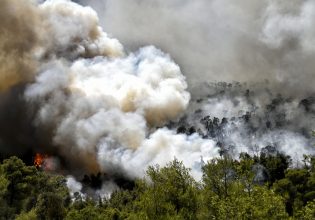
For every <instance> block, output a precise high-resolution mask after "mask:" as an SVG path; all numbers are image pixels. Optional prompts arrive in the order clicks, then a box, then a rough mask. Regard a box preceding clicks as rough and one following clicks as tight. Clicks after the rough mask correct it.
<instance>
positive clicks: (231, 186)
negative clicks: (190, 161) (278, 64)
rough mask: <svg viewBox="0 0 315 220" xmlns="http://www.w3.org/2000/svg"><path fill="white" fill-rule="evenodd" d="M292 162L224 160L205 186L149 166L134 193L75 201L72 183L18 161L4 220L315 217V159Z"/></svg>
mask: <svg viewBox="0 0 315 220" xmlns="http://www.w3.org/2000/svg"><path fill="white" fill-rule="evenodd" d="M289 163H290V158H288V157H286V156H284V155H282V154H275V155H267V154H261V155H260V156H254V157H251V156H250V155H248V154H241V156H240V159H239V160H233V159H231V158H230V157H228V156H222V157H221V158H216V159H213V160H210V161H208V162H207V163H206V164H205V165H204V167H203V169H202V171H203V178H202V181H201V182H199V183H198V182H196V181H195V180H194V179H193V178H192V176H191V175H190V170H189V169H188V168H186V167H185V166H184V165H183V163H182V162H180V161H178V160H177V159H175V160H173V161H172V162H170V163H169V164H167V166H165V167H162V168H161V167H159V166H151V167H149V168H148V170H147V175H146V176H145V177H144V178H143V179H138V180H135V186H134V188H133V189H128V190H127V189H125V190H124V189H121V190H118V191H116V192H113V193H112V195H111V197H110V198H101V199H100V200H99V201H95V200H93V199H91V198H89V197H82V196H81V194H80V193H75V194H74V196H73V198H72V199H71V198H70V195H69V192H68V189H67V187H66V180H65V178H64V177H62V176H58V175H52V174H47V173H45V172H42V171H40V170H37V169H36V168H35V167H33V166H26V165H25V164H24V163H23V161H21V160H20V159H18V158H17V157H11V158H9V159H6V160H4V161H3V162H2V164H0V219H17V220H24V219H25V220H26V219H27V220H32V219H34V220H35V219H36V220H37V219H54V220H58V219H66V220H72V219H76V220H77V219H79V220H80V219H82V220H94V219H96V220H103V219H112V220H120V219H129V220H138V219H140V220H141V219H154V220H155V219H157V220H158V219H180V220H186V219H198V220H204V219H305V220H309V219H314V218H315V211H314V210H315V173H314V171H315V158H314V157H313V156H305V160H304V165H303V166H302V167H298V168H289ZM262 174H264V175H266V178H260V179H259V178H258V176H260V175H262ZM257 179H259V181H257Z"/></svg>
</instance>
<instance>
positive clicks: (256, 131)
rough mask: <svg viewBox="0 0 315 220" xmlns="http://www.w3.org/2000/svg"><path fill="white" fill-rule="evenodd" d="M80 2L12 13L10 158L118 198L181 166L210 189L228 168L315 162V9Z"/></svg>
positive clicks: (6, 146) (7, 114)
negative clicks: (260, 162)
mask: <svg viewBox="0 0 315 220" xmlns="http://www.w3.org/2000/svg"><path fill="white" fill-rule="evenodd" d="M79 2H80V3H81V5H80V4H78V3H75V2H72V1H70V0H47V1H41V3H39V2H37V3H36V2H33V1H23V3H21V2H19V1H16V0H13V1H12V0H10V1H7V0H4V1H2V2H1V3H0V4H1V8H0V12H1V13H0V18H1V19H0V29H1V34H0V41H1V43H0V48H1V52H0V60H1V63H2V64H1V68H0V74H1V82H0V91H1V93H0V106H1V108H0V124H1V125H0V152H1V154H22V155H23V154H25V153H26V152H27V151H28V150H30V151H31V152H39V153H45V154H48V155H51V157H48V159H49V161H50V163H55V164H54V165H53V166H50V167H54V168H53V169H55V170H56V171H57V172H62V173H65V174H67V175H73V176H76V177H77V178H79V179H80V178H81V179H82V176H83V175H84V174H86V173H94V174H96V173H97V172H101V173H105V177H104V179H105V182H104V183H103V187H102V183H98V184H97V186H98V188H102V189H101V190H99V192H98V193H100V194H106V195H107V194H108V192H110V191H111V190H114V189H116V187H117V186H116V185H115V183H114V182H115V181H116V180H117V178H119V176H123V177H124V178H130V179H132V178H135V177H142V176H143V175H144V172H145V170H146V168H147V167H148V166H149V165H154V164H159V165H161V166H163V165H165V164H166V163H167V162H169V161H170V160H172V159H174V158H175V157H176V158H178V159H179V160H183V162H184V164H185V165H186V166H188V167H190V168H192V173H193V175H194V177H196V178H197V179H199V178H200V174H201V172H200V171H201V169H200V168H201V166H202V164H203V163H204V161H207V160H209V159H210V158H212V157H217V156H219V155H220V154H221V155H222V154H230V155H232V156H235V157H236V158H237V156H238V155H239V153H241V152H248V153H253V154H255V153H257V152H260V151H268V152H269V153H272V152H278V151H279V152H283V153H286V154H289V155H290V156H291V157H292V158H296V159H297V160H300V159H302V157H303V154H310V153H314V149H313V147H312V146H313V145H314V138H312V136H311V131H312V130H314V128H315V125H314V123H315V122H314V117H315V99H314V88H313V86H314V83H315V81H314V80H315V74H314V69H315V63H314V62H313V59H314V58H315V47H314V46H313V44H314V42H315V29H314V25H313V23H314V22H313V21H315V19H314V18H315V3H313V2H312V1H299V0H295V1H292V2H290V3H287V2H284V1H258V0H251V1H232V0H220V1H219V0H213V1H208V0H207V1H206V0H201V1H179V0H171V1H167V2H164V1H160V0H154V1H140V0H136V1H133V2H128V4H127V3H126V2H125V1H121V0H115V1H114V0H107V1H79ZM84 4H92V6H96V7H95V8H96V9H98V10H99V9H103V10H102V11H100V14H101V20H99V18H98V15H97V14H96V12H95V11H94V10H93V9H92V8H91V7H88V6H82V5H84ZM175 12H176V13H175ZM101 25H103V26H104V29H105V30H106V31H109V32H110V33H111V34H114V36H116V37H118V38H119V39H120V40H121V42H122V43H123V44H122V43H120V42H119V41H118V40H117V39H115V38H113V37H111V35H110V34H107V33H106V32H104V31H103V28H102V27H101ZM123 45H125V47H124V46H123ZM147 45H148V46H147ZM150 45H156V46H158V47H159V48H161V49H162V50H163V51H166V52H167V53H165V52H163V51H162V50H160V49H157V48H156V47H155V46H150ZM169 54H170V55H169ZM173 59H174V60H175V61H176V63H178V64H179V65H178V64H176V63H175V61H174V60H173ZM219 81H226V83H225V82H224V83H218V82H219ZM235 81H241V82H242V83H236V82H235ZM54 161H55V162H54ZM99 175H100V174H99ZM93 178H96V179H97V178H98V176H93ZM88 181H89V179H88V178H87V177H85V179H84V180H83V181H82V182H83V183H84V182H88ZM68 186H69V187H70V188H71V189H72V191H71V192H72V193H74V192H75V191H77V190H81V189H82V188H84V187H83V186H82V184H81V183H79V182H77V181H76V180H75V179H74V178H73V177H69V178H68ZM106 187H107V188H106Z"/></svg>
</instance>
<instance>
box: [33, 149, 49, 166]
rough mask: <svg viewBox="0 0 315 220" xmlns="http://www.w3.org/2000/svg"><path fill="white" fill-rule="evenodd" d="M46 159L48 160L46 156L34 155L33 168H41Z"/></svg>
mask: <svg viewBox="0 0 315 220" xmlns="http://www.w3.org/2000/svg"><path fill="white" fill-rule="evenodd" d="M46 158H48V155H45V154H40V153H37V154H35V157H34V165H35V167H37V168H41V167H42V166H43V164H44V161H45V159H46Z"/></svg>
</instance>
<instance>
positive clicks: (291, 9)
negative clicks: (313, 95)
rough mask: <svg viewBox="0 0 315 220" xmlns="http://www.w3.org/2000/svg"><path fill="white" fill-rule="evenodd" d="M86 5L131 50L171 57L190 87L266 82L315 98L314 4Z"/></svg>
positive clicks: (105, 1) (106, 1) (112, 1)
mask: <svg viewBox="0 0 315 220" xmlns="http://www.w3.org/2000/svg"><path fill="white" fill-rule="evenodd" d="M80 2H81V3H82V4H85V5H91V6H92V7H94V8H95V9H96V11H97V12H98V13H99V17H100V23H101V25H102V26H103V27H104V28H105V29H106V31H107V32H108V33H110V34H111V35H113V36H115V37H117V38H118V39H119V40H120V42H122V43H123V44H124V45H125V46H126V48H128V49H130V50H134V49H136V48H138V47H139V46H143V45H147V44H153V45H155V46H157V47H159V48H161V49H162V50H164V51H166V52H167V53H170V54H171V55H172V57H173V58H174V59H175V61H176V62H177V63H178V64H179V65H180V67H181V68H182V71H183V73H184V74H185V76H186V77H187V80H188V83H189V84H191V86H193V85H195V83H197V84H198V82H199V81H200V80H201V79H202V80H207V81H246V82H248V81H256V80H264V79H267V80H269V81H271V82H277V83H282V85H285V87H286V88H287V87H290V88H289V89H288V90H287V91H288V92H290V91H289V90H291V93H292V90H294V91H295V93H296V92H298V91H300V90H301V91H303V92H304V91H305V90H307V91H314V83H315V77H314V75H315V73H314V69H315V64H314V62H313V60H314V58H315V55H314V54H315V46H314V45H315V29H314V23H315V2H314V1H312V0H308V1H307V0H292V1H283V0H262V1H261V0H245V1H244V0H241V1H240V0H236V1H235V0H199V1H188V0H184V1H183V0H169V1H163V0H149V1H143V0H134V1H128V2H126V1H124V0H92V1H90V0H89V1H84V0H81V1H80ZM281 89H284V88H283V87H282V88H281Z"/></svg>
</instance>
